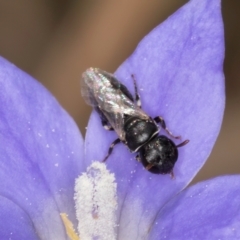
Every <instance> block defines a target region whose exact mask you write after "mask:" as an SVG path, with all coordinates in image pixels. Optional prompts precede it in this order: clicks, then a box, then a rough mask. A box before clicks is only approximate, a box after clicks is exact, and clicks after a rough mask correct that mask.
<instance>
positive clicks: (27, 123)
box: [0, 58, 83, 239]
mask: <svg viewBox="0 0 240 240" xmlns="http://www.w3.org/2000/svg"><path fill="white" fill-rule="evenodd" d="M0 105H1V108H0V156H1V161H0V195H1V196H3V197H5V198H8V199H9V200H11V201H12V202H13V203H14V204H16V205H17V206H18V207H20V208H21V209H23V211H25V212H26V214H27V215H28V216H29V217H30V219H31V220H32V222H33V225H34V228H35V230H36V231H37V234H38V236H39V237H40V238H41V239H65V236H66V235H65V230H64V227H63V225H62V221H61V218H60V217H59V213H60V212H65V213H67V214H68V215H69V217H70V219H71V220H72V221H76V219H75V210H74V202H73V194H74V181H75V178H76V177H77V176H78V174H79V172H80V164H81V160H82V147H83V141H82V137H81V134H80V133H79V130H78V128H77V126H76V124H75V123H74V122H73V120H72V119H71V118H70V117H69V115H68V114H67V113H66V112H65V111H64V110H63V109H62V108H61V107H60V105H59V104H58V103H57V101H56V100H55V99H54V98H53V97H52V96H51V95H50V94H49V92H48V91H46V89H45V88H43V87H42V86H41V85H40V84H39V83H37V82H36V81H34V80H33V79H32V77H30V76H29V75H27V74H25V73H24V72H22V71H21V70H19V69H18V68H16V67H15V66H14V65H12V64H10V63H8V62H7V61H6V60H4V59H3V58H1V59H0Z"/></svg>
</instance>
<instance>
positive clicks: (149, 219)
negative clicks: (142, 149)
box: [0, 0, 240, 240]
mask: <svg viewBox="0 0 240 240" xmlns="http://www.w3.org/2000/svg"><path fill="white" fill-rule="evenodd" d="M223 43H224V39H223V26H222V20H221V7H220V2H219V0H192V1H190V2H189V3H188V4H186V5H185V6H184V7H182V8H181V9H180V10H178V11H177V12H176V13H175V14H173V15H172V16H171V17H170V18H169V19H167V20H166V21H165V22H164V23H163V24H161V25H160V26H158V27H157V28H156V29H154V30H153V31H152V32H151V33H149V34H148V35H147V36H146V37H145V38H144V39H143V40H142V41H141V43H140V44H139V46H138V47H137V49H136V51H135V52H134V53H133V55H132V56H131V57H130V58H128V59H127V60H126V61H125V62H124V63H123V65H122V66H121V67H120V68H119V69H118V70H117V72H116V76H117V77H118V78H119V79H120V80H121V81H122V82H123V83H124V84H125V85H126V86H127V87H128V88H129V89H130V91H131V92H133V84H132V80H131V74H134V75H135V77H136V79H137V84H138V87H139V89H140V94H141V98H142V105H143V109H144V110H145V111H146V112H147V113H148V114H149V115H150V116H153V117H154V116H156V115H161V116H163V117H164V119H165V120H166V123H167V125H168V127H169V129H170V130H172V131H173V133H174V134H176V135H178V134H181V135H182V137H183V139H186V138H188V139H190V143H189V144H188V145H186V146H185V147H183V148H181V149H179V159H178V161H177V163H176V165H175V167H174V174H175V179H171V177H170V176H169V175H154V174H151V173H149V172H148V171H146V170H145V169H143V167H142V165H141V164H140V163H138V162H136V160H135V159H134V155H133V154H131V153H130V152H129V151H128V150H127V148H126V147H125V146H123V145H118V146H117V147H116V148H115V149H114V151H113V153H112V155H111V157H110V158H109V159H108V160H107V162H106V165H107V168H108V169H109V170H110V172H111V173H113V174H114V176H115V179H116V180H115V181H116V183H117V203H118V208H117V211H116V213H114V214H115V218H116V224H117V225H118V226H117V227H116V229H115V231H116V234H117V235H116V236H117V239H151V240H152V239H238V238H240V230H239V221H240V217H239V216H240V214H239V212H240V199H239V198H240V176H237V175H236V176H225V177H219V178H216V179H213V180H209V181H206V182H202V183H199V184H197V185H195V186H192V187H190V188H187V189H186V190H183V189H184V188H185V187H186V186H187V185H188V183H189V182H190V181H191V180H192V178H193V177H194V176H195V174H196V173H197V172H198V171H199V169H200V168H201V167H202V165H203V164H204V162H205V161H206V159H207V157H208V156H209V154H210V152H211V149H212V147H213V145H214V143H215V140H216V138H217V135H218V133H219V130H220V126H221V122H222V117H223V110H224V102H225V93H224V77H223V73H222V63H223V57H224V47H223ZM0 104H1V108H0V151H1V160H0V216H1V219H0V239H4V240H5V239H30V240H34V239H48V240H49V239H54V240H55V239H56V240H62V239H67V234H66V231H65V228H64V225H63V222H62V220H61V218H60V213H66V214H68V218H69V219H70V220H71V221H72V223H73V224H74V226H75V228H76V226H77V220H76V211H75V207H74V204H75V203H74V199H73V196H74V182H75V179H76V178H77V177H78V176H79V175H80V173H83V172H85V171H86V168H87V167H88V166H89V165H90V164H91V163H92V162H93V161H96V160H102V159H103V158H104V156H105V154H106V153H107V150H108V147H109V145H110V143H111V142H112V141H113V140H114V139H115V138H116V134H115V133H114V132H106V131H105V130H104V129H103V128H102V126H101V123H100V121H99V117H98V115H97V113H96V112H93V114H92V116H91V119H90V122H89V125H88V131H87V135H86V140H85V143H84V142H83V139H82V137H81V134H80V133H79V131H78V129H77V127H76V125H75V123H74V122H73V121H72V119H71V118H70V117H69V116H68V114H67V113H66V112H65V111H64V110H63V109H62V108H61V107H60V106H59V104H58V103H57V102H56V100H55V99H54V98H53V97H52V96H51V95H50V94H49V93H48V92H47V91H46V90H45V89H44V88H43V87H42V86H41V85H40V84H39V83H37V82H36V81H34V80H33V79H32V78H31V77H30V76H28V75H27V74H25V73H24V72H22V71H21V70H19V69H17V68H16V67H15V66H14V65H12V64H10V63H9V62H7V61H6V60H4V59H3V58H1V59H0ZM84 144H85V145H84ZM111 176H113V175H111ZM111 181H112V180H111V179H110V181H109V182H111ZM99 183H100V181H99V182H97V183H96V184H99ZM85 187H86V186H85ZM103 188H104V187H103ZM86 190H88V188H87V187H86ZM182 190H183V191H182ZM78 194H79V195H80V197H81V194H82V196H83V197H88V195H87V194H86V191H80V193H78ZM90 200H91V199H90ZM110 200H111V199H110ZM110 203H111V201H109V204H110ZM106 206H108V204H107V203H106ZM98 210H99V211H100V210H101V209H98ZM97 217H98V213H96V218H97ZM94 221H95V219H94V218H92V222H94ZM79 222H80V224H83V223H81V219H79ZM109 225H110V224H109ZM105 230H106V231H107V230H108V224H106V229H105ZM80 237H81V233H80ZM100 239H103V238H100ZM106 239H107V238H106ZM83 240H85V239H83Z"/></svg>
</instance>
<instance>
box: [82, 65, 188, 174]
mask: <svg viewBox="0 0 240 240" xmlns="http://www.w3.org/2000/svg"><path fill="white" fill-rule="evenodd" d="M132 78H133V81H134V87H135V102H136V103H134V99H133V96H132V94H131V93H130V92H129V91H128V89H127V88H126V87H125V86H124V85H123V84H122V83H120V82H119V81H118V80H117V79H116V78H115V77H114V76H113V75H112V74H110V73H108V72H105V71H103V70H100V69H98V68H89V69H87V70H86V72H84V73H83V78H82V87H81V93H82V96H83V98H84V99H85V101H86V103H87V104H89V105H91V106H92V107H93V108H94V109H95V110H96V111H97V112H98V114H99V116H100V118H101V120H102V125H103V126H104V128H105V129H107V130H114V131H115V132H116V133H117V135H118V138H117V139H116V140H115V141H114V142H113V143H112V144H111V146H110V148H109V151H108V154H107V156H106V157H105V159H104V160H103V161H106V160H107V158H108V157H109V155H110V154H111V152H112V150H113V148H114V146H115V145H116V144H118V143H120V142H122V143H124V144H125V145H126V146H127V147H128V148H129V150H130V151H131V152H137V153H138V155H137V156H136V158H137V160H139V161H141V163H142V164H143V166H144V167H145V168H146V169H147V170H148V171H150V172H152V173H156V174H167V173H170V174H172V175H173V167H174V164H175V163H176V161H177V158H178V149H177V148H178V147H181V146H184V145H185V144H187V143H188V142H189V140H185V141H184V142H182V143H180V144H179V145H175V143H174V142H173V141H172V140H170V139H169V138H168V137H166V136H164V135H159V131H160V129H159V126H158V124H160V126H161V127H162V128H163V129H165V131H166V132H167V133H168V134H169V135H170V136H171V137H173V138H180V137H174V136H173V135H172V133H171V132H170V131H169V130H168V129H167V127H166V124H165V121H164V119H163V118H162V117H155V118H154V119H152V118H151V117H149V116H148V115H147V114H146V113H145V112H144V111H143V110H142V109H141V101H140V97H139V94H138V91H137V85H136V81H135V79H134V76H133V75H132Z"/></svg>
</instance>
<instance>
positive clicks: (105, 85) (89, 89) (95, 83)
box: [81, 68, 149, 140]
mask: <svg viewBox="0 0 240 240" xmlns="http://www.w3.org/2000/svg"><path fill="white" fill-rule="evenodd" d="M121 86H123V85H122V84H121V83H120V82H119V81H118V80H117V79H116V78H115V77H114V76H113V75H112V74H110V73H107V72H105V71H102V70H100V69H95V68H90V69H89V70H87V71H86V72H85V73H84V74H83V81H82V89H81V92H82V96H83V98H84V99H85V101H86V102H87V103H88V104H89V105H91V106H92V107H98V108H99V109H100V110H101V111H102V113H103V114H104V115H105V117H106V118H107V119H108V121H109V123H110V124H111V126H112V127H113V128H114V130H115V131H116V132H117V134H118V135H119V137H120V139H121V140H124V132H123V124H124V115H130V116H137V117H139V118H141V119H148V118H149V116H148V115H147V114H146V113H144V112H143V111H142V110H141V109H140V108H139V107H138V106H137V105H136V104H134V102H133V101H132V100H131V99H130V98H129V97H128V96H126V94H124V93H123V92H122V90H121Z"/></svg>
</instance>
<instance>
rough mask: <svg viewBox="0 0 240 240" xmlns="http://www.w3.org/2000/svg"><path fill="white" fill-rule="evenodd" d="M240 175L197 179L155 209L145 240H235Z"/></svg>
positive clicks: (239, 218)
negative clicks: (202, 180) (197, 181)
mask: <svg viewBox="0 0 240 240" xmlns="http://www.w3.org/2000/svg"><path fill="white" fill-rule="evenodd" d="M239 222H240V175H235V176H224V177H218V178H215V179H211V180H208V181H205V182H201V183H198V184H196V185H195V186H192V187H190V188H188V189H187V190H184V191H183V192H182V193H181V194H179V195H178V196H176V197H175V198H174V199H173V200H172V201H170V202H169V203H168V204H167V205H166V206H165V207H164V208H163V210H162V211H160V212H159V214H158V216H157V218H156V220H155V222H154V226H153V229H152V231H151V232H150V235H149V239H151V240H154V239H178V240H180V239H194V240H195V239H196V240H197V239H239V238H240V229H239Z"/></svg>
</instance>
